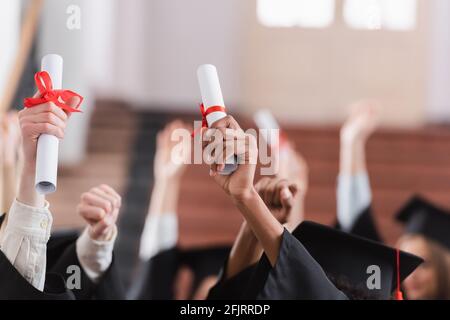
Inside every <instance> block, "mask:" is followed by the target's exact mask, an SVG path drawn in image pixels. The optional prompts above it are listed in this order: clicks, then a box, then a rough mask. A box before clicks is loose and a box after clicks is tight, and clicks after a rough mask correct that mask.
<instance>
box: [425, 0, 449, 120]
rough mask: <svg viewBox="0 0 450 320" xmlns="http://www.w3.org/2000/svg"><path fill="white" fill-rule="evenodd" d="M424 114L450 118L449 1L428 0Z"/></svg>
mask: <svg viewBox="0 0 450 320" xmlns="http://www.w3.org/2000/svg"><path fill="white" fill-rule="evenodd" d="M429 2H430V17H429V19H428V20H429V21H430V27H429V31H428V32H429V36H428V39H429V41H428V43H427V45H428V46H427V48H428V49H427V51H428V52H427V53H428V54H427V59H428V65H427V66H428V68H427V76H426V78H425V81H426V86H427V95H426V101H425V103H426V108H425V116H426V118H427V120H428V121H431V122H449V121H450V1H448V0H430V1H429Z"/></svg>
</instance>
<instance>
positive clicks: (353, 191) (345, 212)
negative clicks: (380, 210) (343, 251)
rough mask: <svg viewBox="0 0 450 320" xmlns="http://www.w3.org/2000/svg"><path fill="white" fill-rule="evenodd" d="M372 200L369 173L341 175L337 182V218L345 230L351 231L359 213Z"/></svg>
mask: <svg viewBox="0 0 450 320" xmlns="http://www.w3.org/2000/svg"><path fill="white" fill-rule="evenodd" d="M371 202H372V192H371V189H370V181H369V175H368V174H367V172H364V173H359V174H356V175H339V176H338V182H337V218H338V221H339V224H340V225H341V227H342V229H343V230H344V231H350V230H351V228H352V227H353V224H354V223H355V222H356V220H357V219H358V217H359V215H360V214H361V213H362V212H363V211H364V210H365V209H367V208H368V207H369V206H370V204H371Z"/></svg>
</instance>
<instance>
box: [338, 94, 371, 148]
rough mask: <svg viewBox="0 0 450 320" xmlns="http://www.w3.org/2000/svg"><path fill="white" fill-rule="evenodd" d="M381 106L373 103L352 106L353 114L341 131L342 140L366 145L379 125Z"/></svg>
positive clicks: (364, 102)
mask: <svg viewBox="0 0 450 320" xmlns="http://www.w3.org/2000/svg"><path fill="white" fill-rule="evenodd" d="M379 108H380V107H379V105H378V103H376V102H373V101H360V102H356V103H355V104H353V105H352V106H351V113H350V116H349V118H348V119H347V121H346V122H345V123H344V125H343V127H342V129H341V140H343V141H345V142H348V143H353V142H356V141H361V142H363V143H365V142H366V141H367V139H368V138H369V137H370V135H371V134H372V133H373V132H374V131H375V130H376V128H377V127H378V124H379V114H378V112H379Z"/></svg>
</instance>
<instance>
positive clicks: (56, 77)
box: [35, 54, 63, 194]
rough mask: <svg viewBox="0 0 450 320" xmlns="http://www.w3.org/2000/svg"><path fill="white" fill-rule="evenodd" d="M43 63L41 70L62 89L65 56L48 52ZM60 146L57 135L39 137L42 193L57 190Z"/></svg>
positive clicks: (39, 188) (38, 183)
mask: <svg viewBox="0 0 450 320" xmlns="http://www.w3.org/2000/svg"><path fill="white" fill-rule="evenodd" d="M41 63H42V64H41V70H42V71H47V72H48V74H49V75H50V78H51V80H52V84H53V89H54V90H59V89H62V76H63V58H62V57H61V56H59V55H57V54H48V55H46V56H44V58H42V62H41ZM58 147H59V140H58V138H57V137H55V136H52V135H48V134H42V135H41V136H40V137H39V139H38V143H37V153H36V180H35V187H36V191H37V192H38V193H40V194H50V193H53V192H55V191H56V180H57V175H58Z"/></svg>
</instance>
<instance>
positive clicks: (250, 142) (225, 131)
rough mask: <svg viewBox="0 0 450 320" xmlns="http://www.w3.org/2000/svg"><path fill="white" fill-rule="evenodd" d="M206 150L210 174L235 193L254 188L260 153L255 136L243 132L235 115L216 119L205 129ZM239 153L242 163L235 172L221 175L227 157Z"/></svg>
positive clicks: (227, 190) (246, 192)
mask: <svg viewBox="0 0 450 320" xmlns="http://www.w3.org/2000/svg"><path fill="white" fill-rule="evenodd" d="M203 152H204V153H203V154H204V155H206V156H207V157H208V158H209V159H208V160H209V161H208V162H209V163H210V175H211V176H212V177H214V180H215V181H216V182H217V184H219V185H220V186H221V187H222V189H223V190H224V191H225V192H226V193H227V194H229V195H231V196H233V197H237V198H240V197H245V196H246V195H248V193H249V192H251V191H254V186H253V180H254V176H255V170H256V163H257V157H258V147H257V143H256V139H255V137H253V136H252V135H250V134H246V133H244V131H243V130H242V129H241V128H240V126H239V124H238V123H237V122H236V120H234V118H233V117H232V116H226V117H225V118H223V119H221V120H219V121H216V122H215V123H214V124H213V125H212V126H211V128H210V129H207V130H204V131H203ZM235 156H236V157H237V161H238V163H239V165H238V168H237V170H236V171H235V172H233V173H232V174H230V175H221V174H220V172H221V171H222V170H223V169H224V168H225V163H226V160H228V159H230V158H231V157H235Z"/></svg>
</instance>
